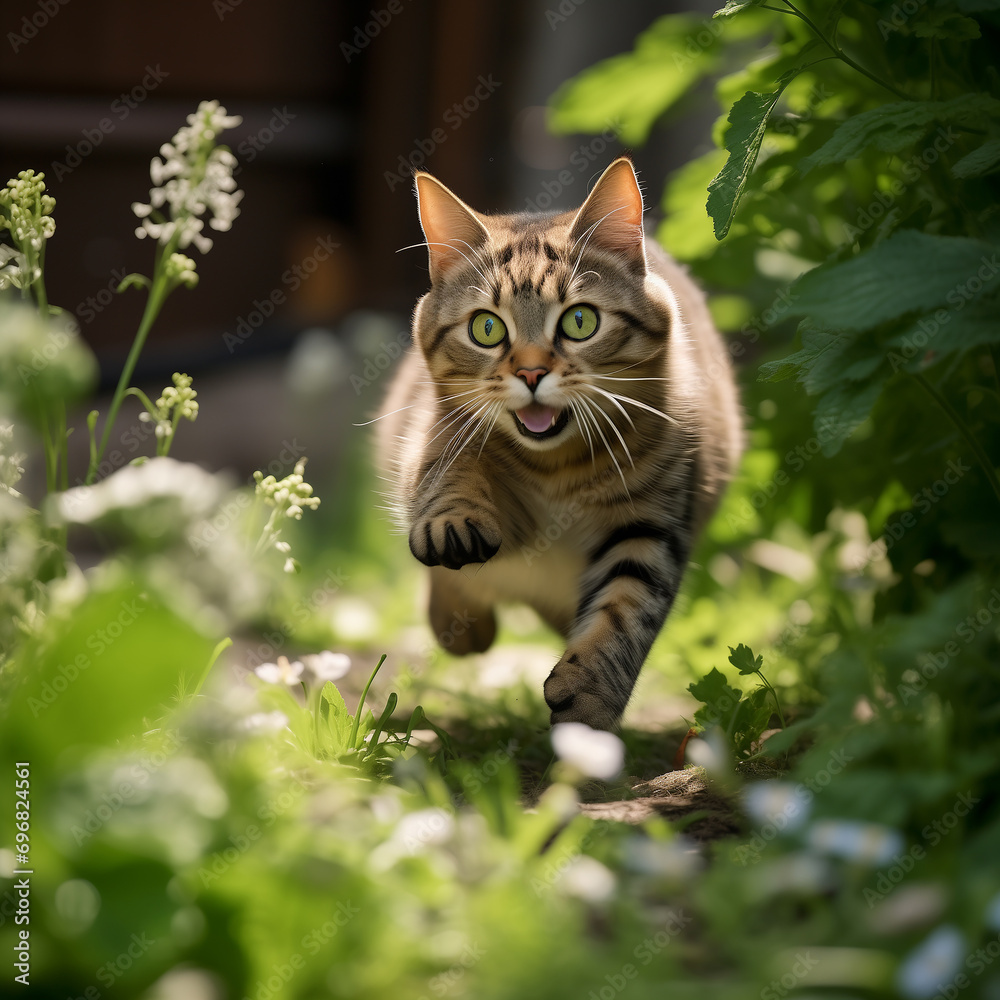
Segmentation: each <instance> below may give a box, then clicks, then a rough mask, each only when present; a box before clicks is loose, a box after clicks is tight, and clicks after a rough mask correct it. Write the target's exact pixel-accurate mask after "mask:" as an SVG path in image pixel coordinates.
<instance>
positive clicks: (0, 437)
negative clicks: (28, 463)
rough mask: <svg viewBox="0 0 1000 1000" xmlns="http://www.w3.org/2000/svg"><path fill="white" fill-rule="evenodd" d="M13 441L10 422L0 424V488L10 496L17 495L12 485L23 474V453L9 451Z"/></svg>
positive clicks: (12, 430) (12, 429)
mask: <svg viewBox="0 0 1000 1000" xmlns="http://www.w3.org/2000/svg"><path fill="white" fill-rule="evenodd" d="M13 442H14V427H13V425H11V424H6V425H4V424H0V490H2V491H3V492H4V493H9V494H10V495H11V496H12V497H19V496H20V495H21V494H20V493H18V491H17V490H15V489H14V487H15V486H16V485H17V484H18V482H19V481H20V479H21V476H23V475H24V466H23V465H22V464H21V463H22V462H24V455H22V454H21V453H20V452H10V453H9V454H8V453H7V452H8V449H9V448H10V446H11V445H12V444H13Z"/></svg>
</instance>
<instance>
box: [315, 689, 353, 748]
mask: <svg viewBox="0 0 1000 1000" xmlns="http://www.w3.org/2000/svg"><path fill="white" fill-rule="evenodd" d="M320 697H321V698H322V700H323V701H322V712H323V716H324V717H325V718H326V720H327V724H328V726H329V731H330V736H331V738H332V744H333V745H332V747H331V749H332V750H333V752H334V753H335V754H339V753H345V752H346V751H347V750H349V749H350V745H349V743H350V736H351V725H352V723H353V722H354V718H353V717H352V715H351V713H350V712H349V711H348V709H347V705H346V703H345V702H344V696H343V695H342V694H341V693H340V691H339V690H338V688H337V686H336V684H334V683H333V681H327V682H326V683H325V684H324V685H323V690H322V691H321V692H320Z"/></svg>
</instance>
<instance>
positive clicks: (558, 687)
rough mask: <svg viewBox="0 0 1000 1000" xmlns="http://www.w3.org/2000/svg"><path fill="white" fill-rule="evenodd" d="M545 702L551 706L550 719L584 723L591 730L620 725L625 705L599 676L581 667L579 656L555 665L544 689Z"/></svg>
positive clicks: (562, 660) (552, 720) (553, 721)
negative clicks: (620, 705) (622, 704)
mask: <svg viewBox="0 0 1000 1000" xmlns="http://www.w3.org/2000/svg"><path fill="white" fill-rule="evenodd" d="M543 691H544V693H545V703H546V704H547V705H548V706H549V708H550V709H552V717H551V722H552V725H553V726H554V725H555V724H556V723H557V722H585V723H586V724H587V725H588V726H590V728H591V729H607V730H613V729H617V728H618V721H619V719H620V718H621V714H622V707H619V706H618V704H617V702H618V699H617V698H616V697H615V693H614V692H613V691H612V690H611V689H610V687H609V686H608V685H606V684H604V683H603V682H602V681H601V678H600V677H599V676H598V675H595V674H594V673H593V672H592V671H590V670H587V669H586V668H583V667H581V666H580V664H579V662H578V660H577V657H576V656H574V657H573V658H572V660H570V659H568V658H567V657H565V656H564V657H563V658H562V659H561V660H560V661H559V662H558V663H557V664H556V665H555V667H554V668H553V670H552V673H551V674H549V676H548V678H547V679H546V681H545V687H544V688H543Z"/></svg>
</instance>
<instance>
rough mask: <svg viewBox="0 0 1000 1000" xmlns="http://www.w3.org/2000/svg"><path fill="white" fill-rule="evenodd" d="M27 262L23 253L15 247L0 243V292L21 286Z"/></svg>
mask: <svg viewBox="0 0 1000 1000" xmlns="http://www.w3.org/2000/svg"><path fill="white" fill-rule="evenodd" d="M27 263H28V262H27V260H26V259H25V256H24V254H23V253H21V252H20V251H18V250H17V249H16V248H15V247H11V246H7V245H6V244H5V243H0V292H2V291H3V290H4V289H5V288H20V287H22V285H23V283H24V269H25V267H27Z"/></svg>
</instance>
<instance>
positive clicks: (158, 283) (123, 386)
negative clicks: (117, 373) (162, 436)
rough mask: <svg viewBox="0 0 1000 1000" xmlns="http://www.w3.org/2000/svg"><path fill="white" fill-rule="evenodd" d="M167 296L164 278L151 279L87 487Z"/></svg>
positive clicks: (89, 474) (94, 475) (162, 257)
mask: <svg viewBox="0 0 1000 1000" xmlns="http://www.w3.org/2000/svg"><path fill="white" fill-rule="evenodd" d="M165 257H166V255H165V254H161V255H160V257H159V258H158V260H157V265H159V261H160V260H162V259H164V258H165ZM156 270H157V272H159V271H160V268H159V266H157V269H156ZM168 294H169V288H168V286H167V279H166V277H165V276H164V275H163V274H162V273H157V276H156V278H155V279H154V280H153V286H152V288H151V289H150V290H149V298H148V299H147V300H146V308H145V310H144V312H143V314H142V321H141V322H140V323H139V329H138V330H137V331H136V334H135V340H133V341H132V348H131V350H130V351H129V352H128V357H127V358H126V359H125V366H124V367H123V368H122V373H121V377H120V378H119V379H118V386H117V388H116V389H115V394H114V396H112V398H111V406H110V407H108V415H107V417H106V418H105V420H104V431H103V432H102V434H101V443H100V444H99V445H98V447H97V453H96V455H95V456H94V458H93V459H92V460H91V463H90V468H89V469H88V470H87V485H88V486H90V485H91V484H92V483H93V482H94V480H95V479H96V478H97V467H98V465H99V464H100V462H101V459H102V457H103V456H104V450H105V449H106V448H107V446H108V439H109V438H110V437H111V430H112V428H113V427H114V424H115V418H116V417H117V416H118V410H119V409H120V408H121V405H122V401H123V400H124V399H125V394H126V392H127V390H128V388H129V382H131V381H132V373H133V372H134V371H135V366H136V362H137V361H138V360H139V355H140V354H141V353H142V348H143V346H144V345H145V343H146V337H147V336H148V334H149V331H150V328H151V327H152V325H153V323H154V321H155V320H156V317H157V316H158V315H159V312H160V309H161V308H163V303H164V301H165V300H166V297H167V295H168Z"/></svg>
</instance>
